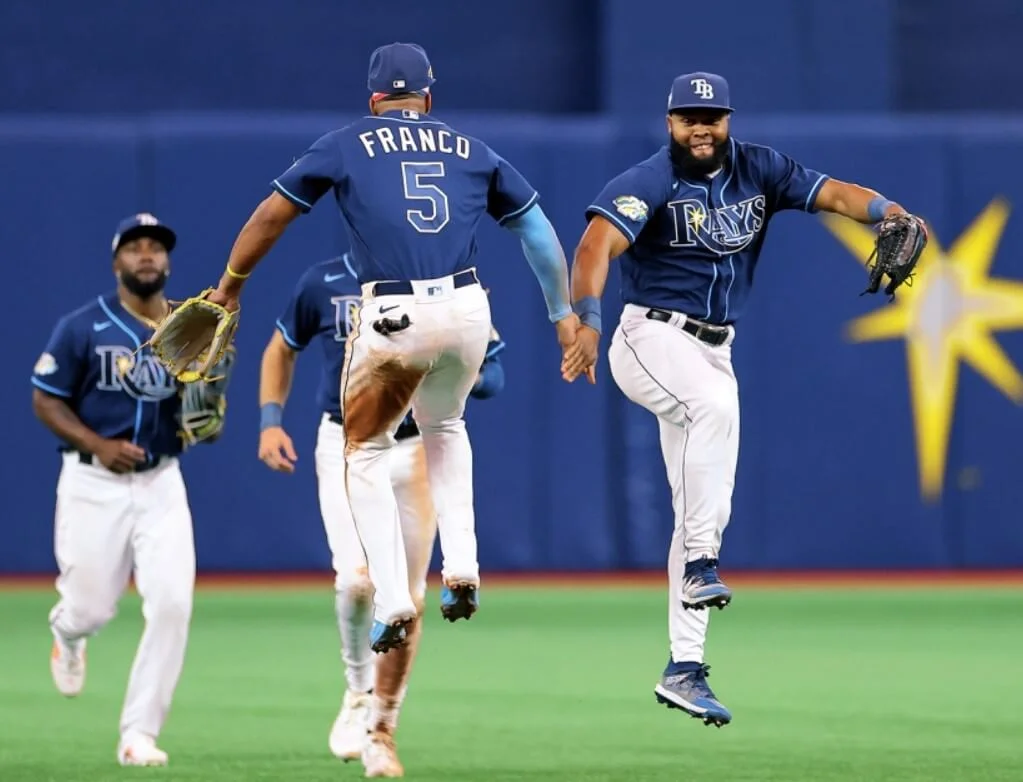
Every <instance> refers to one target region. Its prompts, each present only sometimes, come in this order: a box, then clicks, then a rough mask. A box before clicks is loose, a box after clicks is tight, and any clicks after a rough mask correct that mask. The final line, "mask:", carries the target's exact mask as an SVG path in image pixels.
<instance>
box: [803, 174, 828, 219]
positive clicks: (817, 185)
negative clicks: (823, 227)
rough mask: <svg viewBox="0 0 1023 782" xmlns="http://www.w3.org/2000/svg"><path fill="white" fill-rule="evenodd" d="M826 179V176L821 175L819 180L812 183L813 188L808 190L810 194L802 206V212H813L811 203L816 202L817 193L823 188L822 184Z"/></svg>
mask: <svg viewBox="0 0 1023 782" xmlns="http://www.w3.org/2000/svg"><path fill="white" fill-rule="evenodd" d="M827 179H828V175H827V174H821V175H820V178H819V179H818V180H817V181H816V182H815V183H814V185H813V187H811V188H810V194H809V195H808V196H807V197H806V203H805V204H803V211H804V212H809V211H811V210H813V202H814V201H816V200H817V193H819V192H820V189H821V188H822V187H823V186H824V183H825V182H826V181H827Z"/></svg>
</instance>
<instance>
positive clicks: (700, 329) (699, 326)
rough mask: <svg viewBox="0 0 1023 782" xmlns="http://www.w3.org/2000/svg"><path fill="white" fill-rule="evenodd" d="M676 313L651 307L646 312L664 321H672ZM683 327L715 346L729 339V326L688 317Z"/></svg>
mask: <svg viewBox="0 0 1023 782" xmlns="http://www.w3.org/2000/svg"><path fill="white" fill-rule="evenodd" d="M674 315H675V313H673V312H668V311H667V310H659V309H649V310H647V313H646V316H647V317H648V318H649V319H650V320H659V321H661V322H662V323H671V319H672V318H673V317H674ZM681 329H682V331H684V332H686V333H687V334H692V335H693V336H694V337H696V338H697V339H698V340H700V342H706V343H707V344H708V345H713V346H714V347H718V346H719V345H724V344H725V342H726V341H727V340H728V326H712V325H711V324H710V323H701V322H700V321H698V320H693V319H692V318H689V317H687V318H686V319H685V322H684V323H683V324H682V326H681Z"/></svg>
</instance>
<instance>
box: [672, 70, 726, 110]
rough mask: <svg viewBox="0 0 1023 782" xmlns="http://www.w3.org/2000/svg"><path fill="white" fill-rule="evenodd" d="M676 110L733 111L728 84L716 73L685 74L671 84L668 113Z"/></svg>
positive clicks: (698, 72)
mask: <svg viewBox="0 0 1023 782" xmlns="http://www.w3.org/2000/svg"><path fill="white" fill-rule="evenodd" d="M676 109H720V110H721V111H733V109H732V103H731V100H730V98H729V96H728V82H727V81H726V80H725V77H724V76H718V75H717V74H716V73H704V72H703V71H697V72H696V73H684V74H682V75H681V76H678V77H677V78H676V79H675V81H673V82H672V83H671V93H670V94H669V95H668V111H674V110H676Z"/></svg>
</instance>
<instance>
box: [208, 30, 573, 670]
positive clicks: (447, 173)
mask: <svg viewBox="0 0 1023 782" xmlns="http://www.w3.org/2000/svg"><path fill="white" fill-rule="evenodd" d="M433 84H434V78H433V69H432V67H431V66H430V62H429V60H428V59H427V56H426V52H425V51H423V49H422V48H420V47H419V46H417V45H415V44H408V43H394V44H389V45H387V46H382V47H380V48H379V49H377V50H376V51H375V52H373V55H372V56H371V58H370V63H369V79H368V87H369V90H370V93H371V97H370V100H369V107H370V115H369V116H367V117H364V118H363V119H360V120H357V121H356V122H353V123H352V124H350V125H348V126H346V127H344V128H341V129H340V130H336V131H333V132H330V133H327V134H326V135H324V136H322V137H321V138H319V139H318V140H317V141H316V142H314V143H313V145H312V146H311V147H309V149H307V150H306V152H305V153H304V154H303V155H302V156H301V157H300V158H299V159H298V160H296V161H295V163H293V164H292V166H291V167H290V168H288V169H287V170H286V171H285V172H284V173H282V174H281V175H280V176H279V177H278V178H277V179H275V180H274V181H273V192H272V193H271V194H270V195H269V196H268V197H267V198H266V199H265V200H264V201H263V202H262V203H261V204H260V205H259V206H258V207H257V208H256V210H255V212H254V213H253V215H252V216H251V217H250V218H249V220H248V222H247V223H246V224H245V226H244V227H243V228H242V230H241V233H240V234H239V235H238V238H237V240H236V242H235V245H234V248H233V249H232V251H231V256H230V258H229V260H228V263H227V268H226V269H225V271H224V273H223V276H222V277H221V280H220V284H219V286H218V288H217V290H216V291H214V292H213V293H211V294H210V295H209V300H210V301H212V302H213V303H215V304H219V305H222V306H223V307H224V308H226V309H227V310H228V311H236V310H237V307H238V297H239V295H240V292H241V287H242V284H243V282H244V280H245V279H246V278H247V277H248V276H249V275H250V274H251V273H252V270H253V269H254V268H255V266H256V265H257V264H258V263H259V260H260V259H261V258H262V257H263V256H264V255H265V254H266V252H268V251H269V249H270V248H271V247H272V246H273V244H274V242H275V241H276V240H277V239H278V238H279V237H280V236H281V234H282V233H283V232H284V230H285V229H286V228H287V227H288V225H289V224H290V223H291V221H292V220H294V219H295V217H297V216H298V215H299V214H301V213H303V212H307V211H309V210H310V209H312V208H313V205H314V204H315V203H316V202H317V201H319V200H320V199H321V198H322V197H323V196H324V195H325V194H326V193H327V192H328V191H331V190H333V192H334V196H335V198H336V200H337V203H338V205H339V207H340V209H341V213H342V215H343V217H344V219H345V221H346V223H347V224H348V227H349V229H350V230H349V232H350V234H351V236H352V239H353V244H352V250H351V252H352V257H353V259H354V264H355V266H356V268H358V269H359V272H360V274H359V280H360V283H361V284H362V304H361V306H360V307H359V310H358V313H357V315H356V317H355V319H354V323H353V328H352V334H351V335H350V338H349V339H348V341H347V343H346V348H345V350H346V355H345V365H344V367H343V369H342V372H341V413H342V416H343V417H344V421H345V484H346V487H347V492H348V498H349V501H350V503H351V510H352V516H353V518H354V520H355V527H356V529H357V530H358V534H359V540H360V541H361V543H362V545H363V548H364V549H365V552H366V559H367V562H368V567H369V577H370V580H371V582H372V584H373V587H374V619H375V621H374V624H373V629H372V631H371V636H372V647H373V649H374V650H375V651H377V652H384V651H386V650H388V649H391V648H394V647H395V646H400V645H401V644H403V643H405V640H406V635H407V632H408V628H409V626H410V625H411V624H412V622H413V621H414V620H415V619H416V617H417V611H416V606H415V601H414V600H413V598H412V594H411V592H410V590H409V579H408V572H407V565H406V559H405V552H404V548H403V546H402V542H401V529H400V524H399V521H398V512H397V506H396V501H395V497H394V491H393V489H392V486H391V478H390V467H389V459H388V456H389V453H390V451H391V448H392V446H393V444H394V433H395V432H396V431H397V428H398V426H399V425H400V423H401V421H402V420H403V419H404V418H405V415H406V413H407V411H408V410H409V407H410V405H411V409H412V411H413V414H414V415H415V420H416V421H417V423H418V425H419V428H420V430H421V432H422V436H423V446H424V448H425V450H426V458H427V462H428V464H429V471H428V472H429V480H430V490H431V494H432V496H433V501H434V506H435V508H436V510H437V523H438V529H439V532H440V541H441V551H442V553H443V568H442V574H441V575H442V580H443V582H444V585H443V587H442V590H441V600H440V603H441V612H442V614H443V615H444V617H445V618H447V619H448V620H449V621H455V620H457V619H462V618H464V619H468V618H469V617H471V616H472V614H473V613H474V612H475V610H476V608H477V606H478V596H477V590H478V589H479V583H480V580H479V563H478V561H477V555H476V531H475V518H474V515H473V507H472V450H471V448H470V445H469V437H468V435H467V434H466V431H465V422H464V420H463V410H464V407H465V400H466V398H467V397H468V395H469V391H470V390H471V389H472V386H473V385H474V384H475V382H476V376H477V373H478V372H479V368H480V366H481V365H482V364H483V359H484V356H485V355H486V351H487V344H488V342H489V339H490V334H491V328H492V327H491V323H490V306H489V304H488V301H487V294H486V293H485V292H484V290H483V287H482V286H481V285H480V282H479V278H478V277H477V275H476V270H475V267H474V266H473V261H474V259H475V254H476V249H477V243H476V226H477V225H478V223H479V221H480V219H481V218H482V216H483V214H484V213H486V214H488V215H490V217H492V218H493V219H494V220H496V221H497V223H498V224H499V225H501V226H503V227H505V228H507V229H509V230H510V231H512V232H513V233H515V234H516V235H517V236H518V237H520V239H521V240H522V245H523V250H524V253H525V256H526V258H527V260H528V261H529V264H530V266H531V267H532V269H533V272H534V274H535V275H536V277H537V279H538V280H539V282H540V286H541V288H542V290H543V293H544V298H545V300H546V303H547V311H548V315H549V317H550V320H551V321H552V322H554V323H555V325H556V331H557V333H558V339H559V342H560V343H561V345H562V350H563V354H564V351H565V350H567V349H568V346H569V345H571V344H572V343H573V342H574V341H575V339H576V328H577V325H578V320H579V319H578V317H577V316H576V315H575V314H574V313H573V312H572V309H571V305H570V302H569V295H568V269H567V264H566V262H565V258H564V253H563V251H562V249H561V244H560V242H559V241H558V237H557V235H556V233H555V232H554V228H553V227H552V226H551V224H550V222H549V221H548V219H547V217H546V216H545V215H544V213H543V211H542V210H541V208H540V206H539V204H538V203H537V199H538V195H537V193H536V191H535V190H534V189H533V188H532V187H531V186H530V185H529V183H528V182H527V181H526V180H525V179H524V178H523V176H522V175H521V174H520V173H519V172H518V171H516V170H515V169H514V168H513V167H512V166H511V165H510V164H509V163H508V162H507V161H505V160H504V159H503V158H501V157H500V156H499V155H497V153H495V152H494V151H493V150H491V149H490V148H489V147H488V146H487V145H486V144H485V143H483V142H482V141H480V140H479V139H476V138H473V137H471V136H467V135H465V134H464V133H460V132H459V131H457V130H455V129H454V128H452V127H451V126H449V125H447V124H445V123H443V122H440V121H438V120H435V119H432V118H431V117H430V114H429V112H430V109H431V105H432V97H431V94H430V90H431V88H432V85H433Z"/></svg>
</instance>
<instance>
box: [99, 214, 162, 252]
mask: <svg viewBox="0 0 1023 782" xmlns="http://www.w3.org/2000/svg"><path fill="white" fill-rule="evenodd" d="M140 236H150V237H152V238H153V239H156V240H157V241H158V242H160V244H162V245H163V246H164V247H165V248H166V249H167V252H170V251H171V250H173V249H174V245H176V244H177V243H178V237H177V234H175V233H174V231H172V230H171V229H170V228H168V227H167V226H166V225H164V224H163V223H161V222H160V221H159V220H158V219H157V218H156V216H155V215H151V214H149V212H140V213H139V214H137V215H132V216H131V217H126V218H124V219H123V220H122V221H121V222H119V223H118V224H117V233H115V234H114V241H113V242H112V243H111V249H112V250H113V252H114V253H115V254H116V253H117V250H118V249H119V248H120V246H121V245H122V244H124V243H125V242H129V241H131V240H132V239H137V238H138V237H140Z"/></svg>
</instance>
